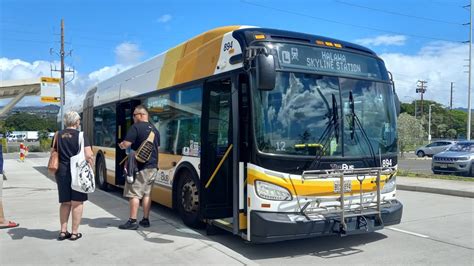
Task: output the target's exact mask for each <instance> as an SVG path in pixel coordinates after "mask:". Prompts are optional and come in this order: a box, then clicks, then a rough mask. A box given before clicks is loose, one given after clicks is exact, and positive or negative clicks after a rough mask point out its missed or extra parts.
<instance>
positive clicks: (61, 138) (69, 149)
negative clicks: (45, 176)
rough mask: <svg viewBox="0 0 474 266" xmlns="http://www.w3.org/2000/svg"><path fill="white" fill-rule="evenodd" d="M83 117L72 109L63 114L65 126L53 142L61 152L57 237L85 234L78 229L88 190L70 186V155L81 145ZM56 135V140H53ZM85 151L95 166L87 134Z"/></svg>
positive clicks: (74, 238) (71, 238)
mask: <svg viewBox="0 0 474 266" xmlns="http://www.w3.org/2000/svg"><path fill="white" fill-rule="evenodd" d="M80 124H81V117H80V116H79V114H78V113H77V112H74V111H70V112H67V113H66V114H65V115H64V125H65V126H66V129H64V130H61V131H59V132H57V133H56V136H55V138H53V143H52V146H53V148H54V149H56V150H57V151H58V154H59V167H58V171H57V172H56V176H55V177H56V183H57V185H58V194H59V203H60V204H61V205H60V207H59V219H60V223H61V231H60V233H59V236H58V238H57V239H58V240H60V241H62V240H65V239H70V240H77V239H79V238H81V237H82V234H81V233H79V231H78V230H79V224H80V223H81V218H82V211H83V203H84V201H86V200H87V194H85V193H81V192H78V191H75V190H72V189H71V164H70V158H71V157H72V156H74V155H76V154H77V153H78V152H79V149H80V148H81V147H80V146H79V130H78V129H79V126H80ZM54 139H56V141H54ZM84 154H85V157H86V160H87V161H88V162H89V164H90V165H91V166H93V153H92V149H91V144H90V142H89V140H88V138H87V137H86V136H84ZM69 214H72V228H71V233H69V231H68V230H67V226H68V220H69Z"/></svg>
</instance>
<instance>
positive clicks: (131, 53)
mask: <svg viewBox="0 0 474 266" xmlns="http://www.w3.org/2000/svg"><path fill="white" fill-rule="evenodd" d="M143 54H144V53H143V52H142V51H141V50H140V48H139V47H138V45H137V44H134V43H130V42H123V43H121V44H119V45H117V47H115V57H116V60H117V62H118V63H119V64H121V65H132V64H136V63H138V62H140V60H141V57H142V56H143Z"/></svg>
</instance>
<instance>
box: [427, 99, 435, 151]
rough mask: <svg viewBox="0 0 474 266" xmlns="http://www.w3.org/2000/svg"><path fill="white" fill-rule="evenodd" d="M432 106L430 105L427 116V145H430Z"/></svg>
mask: <svg viewBox="0 0 474 266" xmlns="http://www.w3.org/2000/svg"><path fill="white" fill-rule="evenodd" d="M433 105H434V104H430V109H429V114H428V143H431V106H433Z"/></svg>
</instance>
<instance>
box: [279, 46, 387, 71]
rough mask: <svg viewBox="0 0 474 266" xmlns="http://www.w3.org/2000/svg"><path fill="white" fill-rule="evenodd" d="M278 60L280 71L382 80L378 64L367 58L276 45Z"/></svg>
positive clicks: (351, 54) (321, 49) (305, 47)
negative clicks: (298, 70)
mask: <svg viewBox="0 0 474 266" xmlns="http://www.w3.org/2000/svg"><path fill="white" fill-rule="evenodd" d="M277 51H278V60H279V63H280V66H281V68H282V69H288V68H291V69H295V68H296V69H303V70H306V71H317V72H326V73H328V72H329V73H334V74H344V75H350V76H357V77H364V78H370V79H384V78H383V76H382V74H381V69H380V65H379V64H381V63H380V62H378V60H377V59H375V58H373V57H369V56H363V55H359V54H355V53H350V52H345V51H341V50H336V49H325V48H319V47H309V46H303V45H294V44H280V45H277Z"/></svg>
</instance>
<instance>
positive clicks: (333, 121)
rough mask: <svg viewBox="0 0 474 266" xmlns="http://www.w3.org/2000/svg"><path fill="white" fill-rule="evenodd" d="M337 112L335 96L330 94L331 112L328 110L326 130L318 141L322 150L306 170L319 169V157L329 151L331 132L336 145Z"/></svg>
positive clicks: (337, 129)
mask: <svg viewBox="0 0 474 266" xmlns="http://www.w3.org/2000/svg"><path fill="white" fill-rule="evenodd" d="M337 111H338V107H337V101H336V95H334V93H333V94H332V110H330V112H329V113H328V118H329V121H328V123H327V126H326V129H324V132H323V134H322V135H321V137H320V138H319V140H318V143H320V144H322V148H320V149H319V150H318V152H317V153H316V157H315V158H314V160H313V161H312V162H311V164H310V165H309V167H307V168H306V169H313V167H316V168H314V169H317V168H318V167H319V164H320V163H321V157H322V156H323V154H325V153H326V152H327V150H328V149H329V146H330V145H329V144H330V141H331V136H332V133H333V132H334V136H335V137H336V143H339V115H338V113H337Z"/></svg>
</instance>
